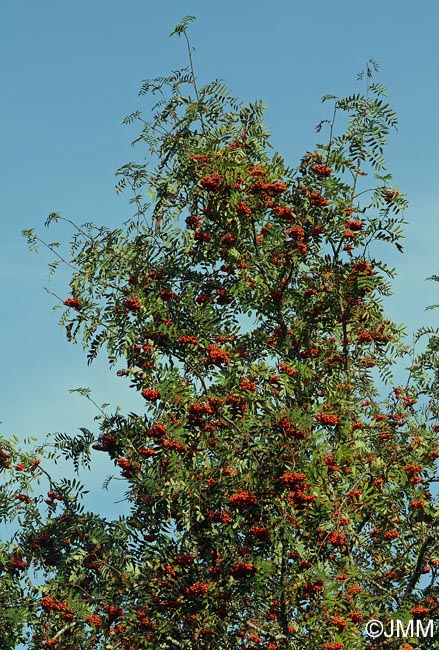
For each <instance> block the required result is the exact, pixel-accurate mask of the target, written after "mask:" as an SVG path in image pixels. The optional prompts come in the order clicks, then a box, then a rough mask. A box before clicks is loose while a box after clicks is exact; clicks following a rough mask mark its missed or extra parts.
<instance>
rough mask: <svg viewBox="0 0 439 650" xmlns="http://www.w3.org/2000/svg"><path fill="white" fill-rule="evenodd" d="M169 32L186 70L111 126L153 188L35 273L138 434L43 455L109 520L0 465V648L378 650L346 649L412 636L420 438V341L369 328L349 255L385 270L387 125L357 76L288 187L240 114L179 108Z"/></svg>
mask: <svg viewBox="0 0 439 650" xmlns="http://www.w3.org/2000/svg"><path fill="white" fill-rule="evenodd" d="M189 20H190V18H187V19H185V20H184V21H183V22H182V23H181V24H180V25H179V26H177V28H176V29H175V30H174V33H176V34H178V35H179V36H182V37H183V38H184V39H186V42H187V45H188V53H189V66H188V68H185V69H183V70H180V71H176V72H173V73H172V74H171V75H170V76H169V77H163V78H158V79H154V80H152V81H147V82H144V83H143V85H142V88H141V91H140V94H141V95H144V94H145V95H149V96H152V97H155V98H156V99H157V100H158V102H157V103H156V104H155V106H154V107H153V109H152V119H151V121H146V120H144V118H143V117H142V114H141V113H140V112H139V111H137V112H136V113H134V114H132V115H131V116H129V117H127V118H126V120H125V122H127V123H132V122H135V121H139V122H140V123H141V128H142V130H141V133H140V135H139V137H138V138H137V142H138V143H142V144H143V145H144V146H147V147H148V152H149V156H150V159H151V162H152V163H153V164H155V167H154V168H153V169H152V170H150V169H149V166H148V165H147V164H135V163H129V164H127V165H125V166H123V167H122V168H121V169H120V170H119V171H118V176H119V182H118V185H117V189H118V191H121V192H122V191H126V190H131V191H132V199H131V204H132V205H133V206H134V208H135V214H134V216H133V217H132V218H130V219H129V220H128V221H126V222H125V223H124V224H123V225H122V226H121V227H120V228H118V229H117V230H110V229H108V228H104V227H96V226H94V225H93V224H85V225H83V226H81V227H78V226H75V225H74V224H72V225H73V227H74V230H75V232H74V236H73V239H72V243H71V251H70V254H68V255H66V256H65V255H64V254H63V253H62V252H60V251H59V250H58V248H57V246H56V245H55V244H49V247H50V248H51V249H52V250H53V251H54V252H55V253H56V255H57V256H58V260H57V262H55V263H54V264H53V265H52V270H54V269H55V267H56V265H57V263H62V262H63V261H64V262H66V263H68V264H69V265H70V269H71V282H70V297H69V298H63V299H62V300H63V302H64V305H65V307H66V309H65V311H64V313H63V316H62V320H61V322H62V324H63V325H65V327H66V332H67V337H68V339H69V340H71V341H72V342H76V341H82V343H83V345H84V347H85V349H87V350H88V358H89V360H90V361H92V360H93V359H94V358H95V357H96V355H97V354H98V352H99V350H100V349H102V348H104V350H106V351H107V353H108V355H109V361H110V366H111V368H117V369H118V370H117V374H118V375H119V376H121V377H126V378H128V379H129V380H130V382H131V386H132V388H133V389H134V390H136V391H138V393H139V412H138V413H130V414H128V415H122V414H121V413H119V412H118V413H115V414H113V415H108V414H107V413H106V411H103V412H102V414H101V419H100V424H99V427H100V428H99V431H98V432H96V433H91V432H90V431H89V430H88V429H83V430H82V433H81V435H80V436H79V437H76V438H74V439H70V438H69V437H63V436H60V437H58V439H56V440H55V443H56V444H55V446H56V454H58V456H66V457H67V458H70V459H72V460H73V461H74V463H75V468H76V469H77V468H78V466H79V465H80V464H82V463H85V464H87V463H91V464H92V463H93V459H94V457H95V454H96V453H106V454H108V455H109V457H110V458H111V459H112V460H113V461H114V465H115V468H116V470H117V472H118V474H119V475H120V476H121V477H122V478H124V480H125V481H126V486H127V496H128V499H129V502H130V505H131V511H130V515H129V517H120V518H119V519H117V520H114V521H106V520H105V519H104V518H103V517H101V516H99V515H98V514H94V513H90V512H85V511H84V509H83V507H82V506H81V503H80V492H81V486H80V485H79V482H78V481H77V480H76V479H75V480H65V481H62V482H58V483H55V482H53V481H52V480H51V479H50V476H49V475H48V474H47V473H46V474H45V472H46V470H45V469H44V454H45V453H46V454H47V451H46V452H45V451H44V449H43V448H40V449H39V450H38V453H37V454H36V455H35V456H33V455H32V454H27V455H26V454H24V452H20V451H18V448H17V445H16V443H13V442H11V441H9V442H8V441H2V449H1V451H0V464H1V467H2V470H3V471H2V478H3V481H4V483H3V492H2V501H1V506H2V509H1V511H2V515H3V517H4V518H5V519H8V518H11V517H12V516H13V514H19V521H20V526H19V532H18V534H17V536H16V538H15V539H14V540H13V542H12V543H10V544H9V543H8V544H7V543H4V544H3V545H2V555H1V557H0V562H1V564H0V566H1V567H2V568H1V574H2V583H1V586H0V600H1V601H2V603H3V605H4V606H3V607H2V608H0V625H1V626H2V630H3V632H2V634H4V638H3V641H2V648H5V649H12V648H16V647H17V645H16V644H17V643H18V642H19V640H20V639H21V640H24V639H25V638H26V633H27V634H28V637H29V640H28V641H26V643H27V647H28V648H30V649H32V650H37V649H40V648H58V649H59V650H61V649H62V650H79V649H80V648H81V649H82V648H87V649H90V650H91V649H96V650H98V649H99V650H101V649H102V650H103V649H104V648H109V649H110V648H111V649H113V648H114V650H116V649H125V650H134V649H135V650H141V649H148V650H149V649H151V648H163V649H164V648H173V647H175V648H182V649H183V648H188V649H189V648H190V649H195V648H197V649H203V648H205V649H206V650H207V649H214V648H224V649H225V650H227V649H229V650H234V649H237V648H247V649H250V648H265V649H267V650H287V649H288V650H292V649H300V648H304V647H306V648H313V649H314V648H315V649H322V650H341V649H342V648H345V649H346V650H347V649H349V650H360V649H363V648H372V647H374V648H381V647H383V648H384V647H385V648H401V647H403V645H402V644H403V642H402V641H401V639H395V638H393V639H389V638H384V637H380V638H379V639H376V640H373V639H370V638H368V637H367V636H366V635H365V634H364V624H365V622H366V621H367V620H368V619H371V618H378V619H380V620H381V621H383V622H386V621H388V620H390V619H391V618H399V619H401V620H409V619H410V618H413V619H416V618H421V619H435V616H436V611H437V607H438V603H439V600H438V599H439V594H438V587H437V585H436V581H437V574H438V568H439V551H438V543H437V536H436V513H437V500H436V497H435V495H434V494H433V492H434V491H433V490H432V487H431V486H432V483H433V482H434V481H436V480H437V476H436V474H437V469H436V459H437V457H438V456H439V441H438V434H437V432H438V430H439V426H438V425H437V424H436V422H437V416H438V405H437V389H436V361H435V358H436V357H435V352H436V347H437V346H436V342H437V340H436V339H435V337H434V336H433V337H431V338H430V340H429V344H428V347H427V349H426V351H425V352H424V353H423V354H422V355H420V356H418V357H416V356H415V355H414V352H413V351H412V350H411V349H410V348H409V346H407V345H406V344H405V343H404V337H403V330H402V328H401V327H400V326H397V325H396V324H394V323H392V322H391V321H390V320H389V319H388V318H386V316H385V313H384V310H383V304H382V302H383V297H385V296H387V295H389V294H390V285H389V279H391V278H392V277H393V270H392V269H390V268H388V266H387V265H386V264H385V263H384V262H383V261H381V260H379V259H376V257H375V255H376V253H375V251H374V243H375V242H376V241H378V240H381V241H386V242H389V244H390V245H396V246H397V247H398V248H399V249H400V250H401V244H400V240H401V238H402V230H401V226H402V224H403V219H402V216H401V214H402V210H403V209H404V208H405V206H406V201H405V198H404V196H403V195H401V194H400V193H399V191H398V190H397V189H395V187H394V186H393V185H392V184H391V180H392V179H391V176H390V175H389V174H388V173H387V171H386V169H385V161H384V158H383V147H384V145H385V140H386V136H387V134H388V133H389V131H390V129H391V128H393V127H394V126H395V125H396V116H395V114H394V112H393V111H392V110H391V109H390V108H389V106H388V105H387V103H386V102H385V88H384V87H383V86H381V85H380V84H377V83H372V78H371V77H372V73H373V70H374V67H375V65H374V63H373V62H370V63H369V64H368V65H367V68H366V70H365V72H364V73H363V74H362V75H360V82H361V83H362V85H363V86H364V92H363V93H362V94H355V95H352V96H350V97H347V98H345V99H340V98H338V97H325V98H324V99H325V101H327V102H329V103H330V104H331V106H332V109H331V117H330V119H328V120H324V122H322V123H321V124H320V125H319V127H318V130H319V131H320V133H321V137H322V139H323V140H324V142H323V143H322V144H318V145H317V146H316V148H315V150H314V151H311V152H307V153H306V154H305V155H304V157H303V158H302V160H301V161H300V164H299V165H298V166H297V168H288V167H287V166H286V164H285V162H284V160H283V158H282V157H281V156H280V155H279V154H278V153H274V154H272V153H271V152H270V144H269V134H268V131H267V129H266V128H265V127H264V125H263V121H262V119H263V108H264V107H263V106H262V104H261V103H259V102H256V103H254V104H249V105H248V106H246V105H243V104H241V103H240V102H238V101H237V100H235V99H233V98H231V97H230V96H229V93H228V91H227V89H226V88H225V87H224V86H223V85H222V84H221V83H220V82H218V81H214V82H212V83H209V84H207V85H206V86H204V87H198V86H197V82H196V77H195V74H194V71H193V68H192V59H191V48H190V44H189V41H188V40H187V27H188V23H189ZM340 116H341V118H342V120H341V121H342V122H345V123H346V125H347V126H346V129H345V131H344V132H342V133H341V134H337V123H338V122H337V120H338V119H339V117H340ZM325 134H327V135H325ZM145 197H147V199H148V200H147V199H146V198H145ZM61 220H63V217H61V216H60V215H59V214H52V215H50V217H49V219H48V222H47V223H48V225H49V224H51V223H52V222H56V221H61ZM67 221H68V220H67ZM26 235H27V237H28V241H29V244H30V246H31V248H32V247H36V246H37V245H38V243H39V242H40V241H41V240H40V239H39V237H38V236H37V235H36V234H35V233H34V231H31V230H29V231H26ZM426 333H428V332H426V331H422V332H420V333H419V336H421V335H424V334H426ZM410 354H411V355H412V356H411V358H410V369H409V371H408V373H407V377H406V382H405V385H404V386H400V385H395V384H394V379H393V376H392V371H391V365H392V363H394V362H395V361H396V360H397V359H398V358H400V357H403V356H405V355H406V356H407V358H409V355H410ZM379 378H381V379H382V380H385V381H386V382H387V383H388V384H389V391H390V392H389V396H388V398H387V399H385V400H383V399H382V397H380V394H379V391H378V389H377V387H376V386H377V382H378V380H379ZM85 394H86V395H88V393H85ZM52 442H53V441H52ZM92 450H94V451H92ZM54 454H55V452H54V453H51V454H48V456H49V457H52V458H53V457H54ZM38 457H39V458H38ZM39 459H42V460H41V462H38V461H39ZM44 476H45V477H46V478H47V479H48V480H50V481H51V484H50V492H49V494H48V498H46V501H45V502H46V504H47V508H46V507H45V506H44V501H43V497H39V496H35V494H34V493H33V492H32V489H33V486H34V483H35V481H36V479H37V478H39V477H41V478H44ZM34 570H35V571H36V574H35V575H33V573H32V571H34ZM11 602H13V603H14V607H13V608H12V609H11V607H10V603H11ZM23 625H25V626H28V627H23ZM23 635H24V636H23ZM412 643H413V641H412ZM414 643H416V641H414ZM435 643H437V642H435V641H434V640H433V639H426V640H423V645H422V647H423V648H436V647H438V646H437V645H435ZM429 644H430V645H429ZM405 647H406V648H409V647H411V646H409V645H406V646H405Z"/></svg>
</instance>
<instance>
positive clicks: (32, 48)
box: [0, 0, 439, 513]
mask: <svg viewBox="0 0 439 650" xmlns="http://www.w3.org/2000/svg"><path fill="white" fill-rule="evenodd" d="M188 14H191V15H195V16H196V17H197V21H196V22H195V23H192V25H191V28H190V38H191V41H192V44H193V46H194V47H195V49H196V52H195V65H196V69H197V73H198V76H199V79H200V82H201V83H203V82H207V81H209V80H211V79H213V78H218V77H219V78H222V79H224V81H225V83H226V84H227V85H228V86H229V87H230V88H231V90H232V93H233V94H234V95H235V96H239V97H240V98H241V99H243V100H247V101H253V100H256V99H259V98H261V99H262V100H263V101H264V102H265V103H266V104H268V105H269V109H268V111H267V114H266V122H267V124H268V126H270V128H271V131H272V142H273V144H274V146H275V148H277V149H278V150H279V151H280V152H281V153H282V154H283V155H284V157H285V158H286V161H287V164H289V165H291V166H295V165H296V164H297V162H298V160H299V159H300V157H301V156H302V155H303V153H304V152H305V151H307V150H309V149H313V148H314V146H315V143H316V142H317V141H318V140H319V138H318V136H317V135H316V134H315V131H314V127H315V125H316V124H317V123H318V122H319V121H320V120H321V119H323V118H325V117H327V113H326V110H327V107H326V105H322V104H321V102H320V98H321V96H322V95H324V94H326V93H333V94H336V95H340V96H343V95H345V94H350V93H352V92H360V91H361V88H360V86H359V85H358V83H357V82H356V75H357V73H358V72H359V71H360V70H361V69H363V68H364V65H365V63H366V61H367V60H368V59H370V58H373V59H375V60H377V61H378V62H379V63H380V66H381V71H380V75H379V78H378V79H379V81H380V82H382V83H383V84H384V85H386V86H387V87H388V89H389V100H390V102H391V104H392V106H393V108H394V109H395V110H396V111H397V113H398V115H399V131H398V133H396V134H395V135H392V137H391V138H390V144H389V147H388V151H387V159H388V163H389V170H390V171H391V172H392V173H393V175H394V182H395V184H398V186H399V189H400V191H401V192H405V193H407V194H408V198H409V201H410V209H409V211H408V212H407V219H408V221H409V222H410V225H409V226H408V227H407V228H406V236H407V239H406V241H405V243H404V249H405V252H404V254H403V255H401V254H400V253H398V252H397V251H396V249H395V250H391V249H390V248H385V249H383V255H384V257H385V259H386V260H387V261H388V263H389V264H391V265H394V266H397V268H398V273H399V277H398V279H397V281H395V283H394V290H395V295H394V296H393V297H392V298H391V299H389V300H388V302H387V309H388V313H389V315H390V316H391V317H392V318H393V319H394V320H396V321H397V322H405V323H406V324H407V325H408V330H409V332H413V331H414V330H415V329H416V328H417V327H419V326H420V325H422V324H424V323H426V322H428V323H431V324H436V323H437V321H438V320H439V312H431V311H430V312H426V313H425V312H424V308H425V307H426V306H427V305H429V304H431V303H436V302H439V285H437V284H436V283H431V282H430V283H427V282H425V278H426V277H427V276H428V275H431V274H433V273H438V272H439V260H438V259H437V258H438V255H437V253H436V251H437V248H438V243H437V242H438V241H439V224H438V217H439V211H438V205H439V184H438V182H437V179H438V177H439V162H438V160H439V159H438V156H437V146H438V141H439V137H438V136H439V126H438V120H437V110H438V109H437V107H438V103H439V102H438V99H439V96H438V95H439V86H438V84H437V78H438V63H439V53H438V48H437V26H438V24H439V5H438V3H437V2H436V1H435V0H418V2H416V3H414V2H396V1H394V0H386V1H384V2H383V1H382V0H381V1H379V0H368V1H367V2H355V1H354V2H353V1H352V0H333V2H331V3H329V2H323V1H322V0H315V1H314V2H304V1H303V0H302V1H301V2H298V1H297V0H272V1H271V2H269V3H265V2H264V3H263V2H261V1H258V0H252V1H251V2H250V1H249V0H239V1H237V0H233V2H232V1H231V0H222V1H221V2H209V1H208V0H166V1H165V2H161V3H160V2H159V3H156V2H154V3H153V2H148V0H131V1H130V2H129V3H121V2H116V1H115V0H76V1H75V2H68V1H67V0H41V1H40V2H32V1H25V0H2V2H1V7H0V16H1V20H0V61H1V69H2V71H1V80H2V84H1V85H2V102H1V109H2V120H1V123H0V140H1V155H0V188H1V189H0V219H1V238H0V248H1V255H0V283H1V304H2V310H1V313H2V318H1V320H0V328H1V339H0V340H1V352H2V367H3V371H2V373H1V378H0V394H1V396H2V399H1V405H0V407H1V408H0V420H1V421H2V424H1V425H0V435H2V436H4V437H8V436H9V435H11V434H17V435H18V436H19V437H20V438H23V437H24V436H28V435H35V436H36V437H37V438H38V439H40V440H41V439H43V438H44V436H45V434H46V433H49V432H54V431H67V432H70V433H76V432H77V430H78V427H80V426H85V427H88V428H90V429H92V430H94V431H97V423H96V422H94V421H93V418H94V416H95V415H97V412H96V411H95V410H93V408H91V407H90V405H89V404H88V403H86V402H85V401H84V400H83V399H82V398H80V397H79V396H78V395H76V394H73V395H70V394H69V392H68V391H69V389H71V388H77V387H79V386H82V387H84V386H85V387H90V388H91V389H92V394H93V398H94V399H95V400H96V401H97V402H98V403H100V404H101V403H103V402H110V403H111V405H112V407H113V408H114V407H115V406H116V405H117V404H119V405H120V406H121V407H122V408H123V410H124V411H125V412H128V411H129V410H139V409H140V408H141V407H142V400H141V398H140V397H139V396H138V394H136V393H133V391H130V390H129V389H128V384H127V383H124V380H123V379H120V378H117V377H116V376H114V375H112V374H111V372H110V371H109V370H108V367H107V363H106V360H105V357H104V356H102V358H101V360H100V361H98V362H97V363H96V364H94V365H92V366H91V367H87V364H86V358H85V354H84V353H83V352H82V350H81V348H80V347H73V346H71V345H69V344H68V343H67V341H66V339H65V335H64V333H63V331H61V329H60V328H59V327H58V324H57V316H58V314H56V315H51V308H52V307H53V306H54V305H55V304H56V300H55V298H53V296H50V295H48V294H46V293H44V291H43V286H44V285H45V284H46V276H47V269H46V262H47V261H48V259H49V257H48V256H47V255H46V254H45V253H43V252H42V253H41V254H39V255H35V254H30V253H28V252H27V249H26V245H25V241H24V239H23V238H22V237H21V235H20V232H21V230H22V229H23V228H28V227H34V228H37V229H38V230H40V231H41V232H42V233H43V235H44V236H45V237H46V238H47V240H48V241H54V240H64V241H65V240H66V238H67V237H68V231H67V230H66V229H64V228H61V227H57V226H54V227H53V228H52V229H51V230H50V231H48V232H47V231H46V232H43V231H44V228H43V222H44V220H45V218H46V217H47V215H48V214H49V213H50V212H52V211H59V212H61V213H62V214H63V216H66V217H68V218H71V219H72V220H74V221H76V222H78V223H82V222H84V221H94V222H95V223H97V224H102V225H107V226H110V227H116V226H118V225H119V224H120V223H121V222H122V221H124V220H125V219H126V218H127V217H128V216H129V215H130V214H131V211H132V209H131V206H129V205H128V199H125V198H123V196H122V197H117V196H116V195H115V193H114V191H113V189H114V184H115V178H114V172H115V170H116V169H117V167H119V166H121V165H122V164H124V163H126V162H128V161H129V160H137V161H141V160H142V158H143V157H144V156H145V155H146V152H144V151H142V150H141V148H137V149H134V150H133V149H132V147H131V146H130V142H131V140H132V139H133V137H134V136H135V134H136V132H135V131H133V130H130V128H128V127H124V126H121V125H120V122H121V120H122V119H123V117H124V116H125V115H126V114H128V113H130V112H132V111H134V110H136V109H137V108H142V105H141V103H140V104H139V102H138V100H137V91H138V88H139V85H140V82H141V80H142V79H145V78H149V77H154V76H157V75H162V74H168V72H169V71H170V70H172V69H175V68H178V67H183V66H184V65H186V51H185V46H184V42H183V41H182V40H179V39H178V38H174V39H171V40H169V39H168V34H169V32H170V31H171V29H172V28H173V27H174V25H175V24H176V23H178V22H179V21H180V19H181V18H182V17H183V16H185V15H188ZM52 286H53V290H55V291H56V292H58V294H59V295H62V296H67V295H68V275H66V274H64V275H60V276H59V278H58V279H57V280H55V281H54V282H53V283H52ZM98 456H99V458H98V464H97V466H96V468H97V469H95V471H94V472H93V480H90V478H89V479H87V482H88V484H89V485H90V486H91V487H92V488H93V486H95V487H96V492H95V493H94V494H95V495H96V498H95V499H94V501H93V505H94V506H95V507H99V510H100V511H101V512H108V513H112V512H115V508H114V507H113V505H112V500H113V499H114V495H112V496H111V495H108V496H107V497H103V496H102V495H100V496H97V495H98V494H99V486H100V483H101V478H100V476H99V472H100V471H102V473H103V476H105V475H106V474H107V473H109V472H110V471H111V468H112V465H110V464H107V463H106V461H105V459H104V458H103V456H104V454H101V455H98Z"/></svg>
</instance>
